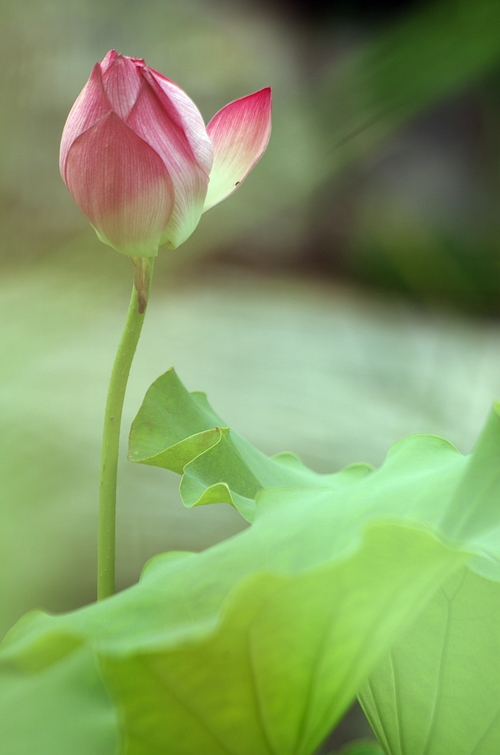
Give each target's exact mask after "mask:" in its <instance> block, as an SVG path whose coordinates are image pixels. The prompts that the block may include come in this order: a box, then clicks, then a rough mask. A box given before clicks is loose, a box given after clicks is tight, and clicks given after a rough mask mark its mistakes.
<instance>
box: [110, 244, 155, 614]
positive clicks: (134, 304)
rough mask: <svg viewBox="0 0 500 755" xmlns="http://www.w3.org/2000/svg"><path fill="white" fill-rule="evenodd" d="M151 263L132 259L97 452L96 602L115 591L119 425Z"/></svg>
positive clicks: (141, 320) (137, 338) (147, 291)
mask: <svg viewBox="0 0 500 755" xmlns="http://www.w3.org/2000/svg"><path fill="white" fill-rule="evenodd" d="M153 261H154V258H150V259H148V258H132V262H133V263H134V265H135V277H134V287H133V289H132V296H131V299H130V305H129V308H128V313H127V319H126V321H125V327H124V329H123V333H122V337H121V339H120V343H119V344H118V350H117V352H116V357H115V362H114V365H113V370H112V372H111V379H110V382H109V389H108V398H107V401H106V410H105V414H104V430H103V436H102V453H101V487H100V502H99V535H98V544H97V600H103V599H104V598H108V597H109V596H110V595H113V593H114V591H115V530H116V480H117V472H118V452H119V444H120V425H121V418H122V410H123V400H124V398H125V391H126V389H127V382H128V376H129V373H130V367H131V365H132V360H133V358H134V354H135V350H136V348H137V344H138V342H139V337H140V335H141V330H142V326H143V323H144V315H145V309H146V304H147V299H148V294H149V288H150V284H151V276H152V274H153Z"/></svg>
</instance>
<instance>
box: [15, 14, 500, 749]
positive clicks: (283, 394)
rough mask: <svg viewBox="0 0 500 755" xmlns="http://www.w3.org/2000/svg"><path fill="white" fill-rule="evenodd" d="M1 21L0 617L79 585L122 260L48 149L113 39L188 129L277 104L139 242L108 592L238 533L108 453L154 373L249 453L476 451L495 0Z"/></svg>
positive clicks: (493, 367)
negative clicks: (152, 242)
mask: <svg viewBox="0 0 500 755" xmlns="http://www.w3.org/2000/svg"><path fill="white" fill-rule="evenodd" d="M0 41H1V44H2V49H3V66H2V75H1V76H0V262H1V274H0V316H1V318H2V319H1V323H2V326H1V328H0V354H1V357H0V429H1V432H0V521H1V527H0V541H1V551H0V635H1V634H3V633H4V632H5V631H6V630H7V629H8V628H9V626H11V625H12V623H13V622H14V621H15V620H16V619H17V618H18V617H19V616H20V615H21V614H22V613H23V612H24V611H26V610H29V609H31V608H35V607H42V608H44V609H46V610H51V611H61V610H68V609H71V608H74V607H77V606H79V605H83V604H85V603H87V602H90V601H92V600H93V599H94V592H95V573H96V556H95V546H96V527H97V486H98V466H99V451H100V449H99V444H100V433H101V425H102V414H103V407H104V401H105V394H106V388H107V381H108V377H109V372H110V368H111V364H112V360H113V357H114V351H115V348H116V344H117V341H118V338H119V335H120V332H121V328H122V325H123V319H124V316H125V311H126V307H127V302H128V296H129V290H130V287H131V279H132V268H131V265H130V263H129V262H128V260H127V259H126V258H124V257H122V256H121V255H118V254H117V253H115V252H113V250H110V249H109V248H108V247H105V246H103V245H102V244H100V243H99V241H98V240H97V239H96V237H95V234H94V232H93V231H92V229H91V228H90V227H89V225H88V223H87V221H86V220H85V218H83V217H82V216H81V214H80V213H79V211H78V209H77V208H76V206H75V205H74V203H73V201H72V199H71V197H70V196H69V194H68V192H67V190H66V188H65V187H64V185H63V183H62V181H61V179H60V177H59V172H58V148H59V140H60V135H61V131H62V128H63V125H64V121H65V118H66V116H67V113H68V111H69V109H70V107H71V105H72V104H73V101H74V99H75V98H76V96H77V95H78V93H79V92H80V90H81V89H82V87H83V85H84V84H85V82H86V80H87V78H88V75H89V72H90V70H91V68H92V66H93V65H94V63H95V62H96V61H97V60H100V59H102V58H103V57H104V55H105V54H106V52H107V51H108V50H109V49H110V48H115V49H117V50H118V51H120V52H123V53H124V54H127V55H132V56H136V57H143V58H145V60H146V62H147V63H148V64H149V65H151V66H152V67H154V68H156V69H158V70H160V71H161V72H163V73H164V74H166V75H167V76H168V77H169V78H172V79H173V80H174V81H176V82H177V83H178V84H179V85H181V86H182V87H183V88H184V89H185V90H186V91H187V93H188V94H189V95H190V96H191V97H192V98H193V99H194V100H195V102H196V103H197V104H198V106H199V108H200V109H201V111H202V113H203V115H204V117H205V118H206V120H207V121H208V120H209V119H210V118H211V116H212V115H213V114H214V113H215V112H216V111H217V110H218V109H219V108H220V107H222V106H223V105H225V104H226V103H227V102H228V101H230V100H231V99H235V98H237V97H240V96H243V95H245V94H247V93H249V92H251V91H254V90H256V89H259V88H261V87H263V86H267V85H271V86H272V87H273V97H274V119H273V135H272V138H271V142H270V145H269V148H268V150H267V153H266V154H265V156H264V157H263V159H262V161H261V162H260V163H259V165H258V166H257V167H256V168H255V170H254V171H253V173H252V174H251V175H250V176H249V178H248V179H247V181H246V182H245V184H244V185H243V186H242V187H241V189H239V190H238V192H236V194H234V195H233V196H232V197H231V198H229V199H228V200H226V201H225V202H224V203H223V204H221V205H220V206H218V207H215V208H214V209H213V210H211V211H210V212H209V213H207V214H206V215H204V216H203V218H202V220H201V222H200V225H199V227H198V229H197V230H196V232H195V233H194V235H193V236H192V237H191V239H190V240H189V241H188V242H187V243H186V244H185V245H184V246H183V247H181V248H180V249H179V250H177V251H175V252H163V253H160V257H159V260H158V264H157V268H156V272H155V281H154V288H153V294H152V300H151V304H150V308H149V311H148V316H147V320H146V324H145V328H144V334H143V339H142V341H141V344H140V346H139V350H138V354H137V358H136V361H135V364H134V367H133V370H132V374H131V380H130V389H129V392H128V394H127V400H126V408H125V422H124V430H123V447H124V453H123V457H122V465H121V470H120V488H119V511H118V579H119V585H120V587H122V588H123V587H126V586H127V585H130V584H132V583H134V582H135V581H136V580H137V578H138V576H139V574H140V570H141V568H142V566H143V565H144V562H145V561H146V560H147V559H148V558H149V557H151V556H152V555H154V554H155V553H158V552H161V551H164V550H167V549H193V550H199V549H202V548H205V547H207V546H210V545H212V544H214V543H216V542H218V541H219V540H221V539H223V538H225V537H228V536H230V535H231V534H233V533H235V532H237V531H238V530H239V529H240V528H241V527H243V526H244V523H243V522H242V521H241V519H240V518H239V516H238V515H237V514H236V512H234V511H233V510H231V509H230V508H229V507H228V506H226V505H220V506H214V507H207V508H202V509H198V510H192V511H186V510H185V509H184V508H183V506H182V503H181V502H180V498H179V495H178V479H177V478H176V476H175V475H170V473H167V472H164V471H162V470H158V469H154V468H149V467H140V466H134V465H131V464H129V463H128V462H127V461H126V460H125V456H126V453H125V452H126V439H127V434H128V428H129V426H130V422H131V420H132V418H133V416H134V414H135V413H136V411H137V409H138V407H139V405H140V402H141V400H142V397H143V395H144V393H145V391H146V390H147V388H148V386H149V385H150V383H151V382H152V381H153V380H154V379H155V378H156V377H158V375H159V374H161V373H162V372H164V371H165V370H166V369H168V368H169V367H170V366H171V365H174V366H175V367H176V369H177V371H178V373H179V375H180V377H181V379H182V380H183V381H184V382H185V384H186V385H187V387H188V388H189V389H191V390H204V391H206V392H207V393H208V396H209V399H210V401H211V402H212V404H213V406H214V408H215V409H216V410H217V412H218V413H219V414H221V416H223V417H224V419H225V420H226V421H227V422H228V424H230V425H231V426H233V427H234V428H235V429H237V430H238V431H239V432H240V433H241V434H243V435H245V436H246V437H247V438H248V440H250V441H251V442H253V443H254V444H255V445H257V446H258V447H259V448H260V449H261V450H263V451H264V452H266V453H269V454H273V453H277V452H279V451H283V450H291V451H294V452H295V453H297V454H298V455H299V456H301V458H302V459H303V460H304V462H305V463H307V464H308V465H310V466H311V467H313V468H314V469H316V470H318V471H324V472H329V471H333V470H337V469H339V468H341V467H342V466H344V465H345V464H348V463H351V462H355V461H369V462H371V463H373V464H380V463H381V462H382V460H383V458H384V456H385V453H386V451H387V448H388V447H389V446H390V445H391V443H393V442H394V441H396V440H397V439H398V438H400V437H401V436H403V435H407V434H411V433H415V432H431V433H437V434H440V435H444V436H445V437H447V438H448V439H449V440H451V441H452V442H453V443H455V444H456V445H457V446H458V448H459V449H460V450H461V451H463V452H468V451H469V450H470V449H471V447H472V445H473V443H474V440H475V438H476V436H477V434H478V432H479V430H480V428H481V426H482V423H483V422H484V419H485V417H486V415H487V413H488V411H489V407H490V406H491V402H492V401H493V399H495V398H500V326H499V322H498V315H499V313H500V221H499V217H500V215H499V208H500V173H499V167H500V3H499V2H498V0H463V1H459V0H454V1H451V0H435V1H434V2H431V3H425V2H383V3H382V2H381V3H376V2H371V3H369V2H361V1H359V2H347V1H346V2H340V1H339V2H319V1H317V2H305V0H304V2H300V0H295V1H294V2H293V1H292V0H288V1H287V0H275V1H274V2H273V1H271V0H269V1H268V2H265V1H264V0H261V2H257V0H254V1H252V0H232V2H230V1H229V0H227V1H225V0H182V2H181V0H162V1H161V2H157V1H156V0H155V1H153V0H141V2H139V0H99V1H98V0H66V2H62V0H21V1H19V0H16V1H14V0H2V4H1V5H0ZM345 726H346V727H347V729H346V732H347V733H346V734H345V736H346V737H347V738H349V736H350V734H351V733H352V731H351V729H352V727H351V729H349V724H348V723H347V724H345ZM353 726H354V729H356V726H358V724H357V719H356V720H355V721H354V724H353ZM342 736H344V735H342ZM340 741H341V739H337V742H340Z"/></svg>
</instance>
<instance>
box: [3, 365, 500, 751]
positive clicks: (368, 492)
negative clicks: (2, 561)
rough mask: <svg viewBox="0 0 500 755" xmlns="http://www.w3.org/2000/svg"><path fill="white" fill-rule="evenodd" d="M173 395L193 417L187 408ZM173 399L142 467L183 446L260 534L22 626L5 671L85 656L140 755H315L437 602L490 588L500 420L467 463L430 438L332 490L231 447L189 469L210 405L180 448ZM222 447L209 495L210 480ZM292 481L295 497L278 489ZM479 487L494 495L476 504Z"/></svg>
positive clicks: (325, 480) (339, 480) (351, 472)
mask: <svg viewBox="0 0 500 755" xmlns="http://www.w3.org/2000/svg"><path fill="white" fill-rule="evenodd" d="M164 379H165V378H164ZM168 379H169V378H167V380H168ZM170 385H171V383H170ZM160 387H162V386H161V385H160ZM162 390H163V387H162ZM178 395H179V396H181V397H182V400H183V401H184V403H185V404H186V402H188V404H189V405H190V406H191V408H192V407H193V404H190V402H191V400H192V399H191V398H190V396H189V394H188V393H187V392H186V391H184V392H182V391H178ZM166 400H167V398H166V397H165V396H163V397H162V394H161V393H160V394H159V401H158V403H159V406H160V412H159V413H158V412H152V413H151V414H150V416H149V428H150V430H149V431H150V432H151V434H152V436H154V437H156V438H157V439H158V446H157V447H156V448H152V449H151V448H150V450H149V453H150V456H146V457H145V458H147V459H151V458H153V457H154V455H155V452H156V455H158V454H165V455H167V454H168V453H174V454H175V453H176V450H175V448H174V447H175V446H177V451H178V450H179V446H183V450H182V454H180V455H179V457H178V459H177V462H176V463H177V464H179V465H180V464H181V463H182V464H183V465H185V469H188V468H189V467H191V465H196V464H198V466H197V467H196V468H197V470H198V472H197V480H198V483H199V485H200V486H201V487H202V488H203V486H204V489H205V490H206V489H210V488H212V489H213V486H214V484H219V485H226V490H228V491H230V492H231V496H232V498H233V502H234V504H235V505H238V504H239V498H238V496H239V497H240V498H246V497H247V495H249V494H248V491H247V489H246V488H245V485H246V484H247V479H248V475H249V474H253V476H254V478H255V479H256V480H258V483H259V485H260V488H261V489H260V492H257V494H256V502H255V521H254V524H253V525H252V527H251V528H249V529H247V530H246V531H245V532H243V533H241V534H239V535H237V536H235V537H234V538H231V539H230V540H227V541H225V542H224V543H221V544H219V545H217V546H215V547H213V548H210V549H208V550H207V551H205V552H203V553H200V554H183V553H178V554H167V555H165V556H161V557H159V558H158V559H156V560H154V561H153V562H152V564H150V566H149V567H148V568H147V569H146V571H145V574H144V578H143V579H142V581H141V582H140V583H139V585H137V586H135V587H133V588H131V589H129V590H127V591H125V592H123V593H121V594H119V595H117V596H115V597H113V598H111V599H108V600H107V601H103V602H102V603H99V604H96V605H92V606H89V607H87V608H85V609H82V610H80V611H77V612H75V613H73V614H68V615H66V616H62V617H58V618H54V617H48V616H45V615H43V614H35V615H33V616H31V617H28V618H27V619H25V620H24V621H23V622H21V623H20V624H19V625H18V627H17V628H14V630H13V631H12V632H11V633H10V635H9V636H8V638H7V641H6V643H5V645H4V649H3V652H2V654H1V655H2V658H3V662H4V663H10V664H11V666H20V667H21V668H26V667H29V668H32V667H36V665H37V659H38V657H39V655H40V652H41V650H40V648H42V649H43V648H44V647H46V646H47V645H48V644H51V643H52V644H53V645H54V646H57V647H59V648H60V649H59V655H58V657H54V663H61V662H62V659H63V658H65V657H67V656H69V657H70V656H71V654H72V653H74V652H76V651H75V650H72V647H74V645H75V643H81V642H83V643H85V644H86V646H87V647H91V648H92V650H93V652H94V653H95V654H96V656H97V657H98V658H99V662H100V664H101V669H102V673H103V677H104V679H105V682H106V685H107V687H108V689H109V691H110V693H111V697H112V699H113V700H114V702H115V705H116V706H117V711H118V715H119V718H120V720H121V721H122V722H123V726H124V737H125V741H126V742H127V747H128V750H127V752H128V753H130V754H131V755H139V754H141V755H146V753H147V754H148V755H150V753H154V752H158V753H160V752H166V751H167V752H168V751H175V752H176V753H179V755H184V753H185V754H186V755H187V754H188V753H192V752H196V751H200V752H207V753H214V754H215V755H217V754H218V753H227V752H232V753H234V754H235V755H250V753H255V754H257V753H274V754H276V755H278V754H279V755H286V753H290V755H291V753H294V754H295V755H307V754H308V753H312V752H313V751H314V749H315V747H317V745H318V744H319V743H320V742H321V740H322V739H323V738H324V736H325V735H326V734H327V733H328V731H329V730H330V728H331V727H332V726H333V725H334V724H335V722H336V721H337V719H338V717H339V716H340V715H341V714H342V712H343V711H344V710H345V709H346V707H347V706H348V704H349V703H350V701H351V700H352V697H353V695H354V694H355V692H356V690H357V689H358V688H359V686H360V685H361V684H362V683H363V681H364V680H365V679H366V678H367V676H368V675H369V674H370V673H371V672H372V671H373V670H374V669H375V668H376V666H377V665H378V663H379V662H381V661H382V659H383V657H384V655H386V654H387V652H389V649H390V648H391V646H392V645H393V644H394V643H395V642H396V641H397V640H399V639H400V637H401V636H403V634H404V632H405V631H412V622H414V621H415V619H416V617H417V616H418V614H419V612H422V611H424V610H425V607H426V605H427V604H428V602H429V600H430V598H431V597H432V596H433V595H434V594H435V593H436V591H437V590H438V589H439V587H440V586H441V585H443V584H445V583H447V582H448V581H449V580H450V579H452V578H453V574H455V573H457V572H459V571H460V570H461V569H462V568H463V564H464V563H465V562H467V563H470V564H471V565H472V566H474V568H476V569H477V571H481V570H482V571H488V573H490V572H491V573H494V571H495V563H496V559H497V557H498V550H499V549H498V543H496V541H495V539H494V538H492V537H491V532H492V530H494V528H495V527H496V521H497V519H496V515H495V511H493V512H492V510H491V507H492V502H494V501H495V500H498V497H495V489H497V488H498V487H499V482H498V471H497V469H496V458H498V450H499V448H500V439H499V434H500V430H499V428H500V421H499V417H498V413H497V412H496V411H495V412H493V413H492V415H491V418H490V420H489V422H488V424H487V425H486V428H485V431H484V433H483V435H482V437H481V439H480V441H479V443H478V446H477V448H476V450H475V452H474V454H473V455H472V456H471V457H463V456H462V455H461V454H459V452H458V451H456V449H454V448H453V447H452V446H450V445H449V444H447V443H446V442H445V441H443V440H441V439H439V438H434V437H425V436H422V437H416V438H410V439H408V440H407V441H403V442H400V443H399V444H397V445H396V446H395V447H394V448H393V449H392V451H391V452H390V453H389V455H388V458H387V460H386V462H385V463H384V465H382V467H381V468H380V469H379V470H377V471H373V472H370V469H369V468H367V467H364V466H362V465H361V466H354V467H350V468H347V469H346V470H344V471H342V472H340V473H338V474H336V475H327V476H321V475H314V474H313V473H310V472H308V470H306V469H305V468H304V467H302V466H301V465H300V464H299V463H298V462H297V461H296V460H294V459H293V458H290V457H281V458H279V459H278V460H272V459H271V460H269V459H267V458H266V457H265V456H263V457H261V455H259V454H258V453H257V452H256V451H255V450H254V449H252V448H251V447H250V446H247V445H246V444H240V445H238V446H236V445H234V443H233V445H232V446H231V434H229V433H226V434H225V436H224V434H222V433H221V434H220V435H219V439H218V440H217V441H216V443H215V444H214V445H210V443H208V444H207V447H206V449H205V450H201V451H200V448H203V444H201V445H200V444H199V443H198V444H194V445H193V449H194V451H193V453H194V454H197V455H195V456H194V458H193V459H192V460H189V455H188V454H187V453H186V449H187V448H188V447H189V445H190V443H191V436H190V435H189V432H191V433H193V432H194V435H195V436H198V435H199V434H200V433H205V432H207V431H208V432H210V430H217V428H218V427H219V425H217V424H215V425H214V427H212V428H210V427H207V425H208V424H210V423H211V422H212V419H213V418H212V417H211V416H210V411H211V410H210V409H209V408H208V407H207V405H206V403H205V402H203V403H198V407H201V409H200V410H198V409H196V407H195V411H194V412H193V415H192V416H193V418H194V419H193V421H192V422H191V424H190V427H189V429H188V432H187V433H186V434H185V435H186V437H183V433H182V426H181V425H178V427H179V428H180V431H178V432H177V433H173V432H172V431H171V430H169V424H168V421H167V420H168V418H169V417H172V418H173V419H172V426H173V427H175V401H173V402H171V403H170V404H169V405H168V411H167V412H163V409H162V405H161V404H162V401H166ZM168 400H170V399H168ZM176 400H177V399H176ZM193 401H194V402H195V403H197V402H196V397H195V398H194V399H193ZM201 410H203V412H204V419H203V421H204V422H205V425H203V424H202V423H201V422H200V424H198V419H197V413H198V411H200V412H201ZM158 414H159V415H160V416H161V417H162V422H161V423H160V424H159V425H158V427H157V426H156V425H155V423H156V421H157V417H158ZM163 415H165V416H163ZM169 432H170V433H171V436H172V437H170V436H169V437H167V438H166V439H165V436H166V435H168V433H169ZM224 437H225V440H226V441H227V444H226V446H224V444H223V443H222V442H221V439H222V438H224ZM172 448H174V451H173V452H171V451H170V449H172ZM214 448H218V452H219V454H220V457H219V460H220V467H219V469H218V470H217V469H216V470H215V472H216V473H218V474H217V476H218V479H215V480H214V471H213V470H211V469H210V465H208V464H207V463H206V459H207V457H208V456H209V455H210V453H211V451H212V449H214ZM235 449H236V451H237V453H235ZM151 451H152V452H153V453H152V454H151ZM256 460H257V461H256ZM169 463H171V462H169ZM235 465H236V466H235ZM237 465H239V466H237ZM273 465H274V466H273ZM235 469H236V470H237V472H236V473H234V472H235ZM277 470H278V471H279V474H278V471H277ZM233 473H234V474H233ZM280 474H281V475H283V476H284V477H285V479H286V480H287V481H288V487H275V485H276V484H277V478H278V479H279V482H280V483H281V485H283V482H284V480H283V477H280ZM231 475H233V476H232V477H231ZM475 475H476V476H477V475H479V477H480V480H479V481H482V482H483V483H484V484H481V485H477V486H476V487H474V486H473V481H474V476H475ZM308 477H310V479H311V481H312V484H310V485H309V488H308V486H307V479H308ZM241 480H243V482H241ZM294 481H295V487H294V486H293V482H294ZM476 482H478V480H476ZM238 486H240V487H238ZM233 487H234V488H236V489H237V490H238V492H237V495H236V497H235V496H233V493H232V488H233ZM464 491H465V493H464ZM467 491H469V492H468V493H467ZM464 496H465V498H464ZM467 496H469V497H467ZM247 500H250V498H249V497H248V498H247ZM465 503H467V516H465V515H464V505H465ZM471 573H472V572H471ZM475 578H476V579H478V580H480V581H484V578H483V577H481V576H479V575H475ZM492 584H495V583H493V582H492ZM485 610H488V609H485ZM415 631H417V632H418V624H417V628H416V629H415ZM457 631H458V632H460V626H458V629H457ZM479 640H481V638H480V637H479ZM58 643H59V644H58ZM483 644H484V643H483ZM485 654H487V653H486V649H485ZM4 744H5V745H6V746H5V747H4ZM0 745H1V748H3V749H6V750H7V751H9V747H10V748H11V749H14V748H13V747H12V746H11V743H10V742H7V743H2V742H0ZM1 748H0V749H1ZM174 748H175V749H174Z"/></svg>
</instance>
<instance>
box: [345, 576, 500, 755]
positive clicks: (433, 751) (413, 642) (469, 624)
mask: <svg viewBox="0 0 500 755" xmlns="http://www.w3.org/2000/svg"><path fill="white" fill-rule="evenodd" d="M499 680H500V583H499V582H495V581H490V580H487V579H484V578H482V577H480V576H479V575H477V574H474V573H472V572H471V571H469V570H468V569H463V570H461V571H460V573H459V574H456V575H454V576H453V578H452V579H450V580H449V582H447V583H446V584H445V585H444V586H443V587H441V588H440V590H439V591H438V592H437V594H436V595H435V596H434V597H433V599H432V600H431V601H430V603H429V604H428V605H427V606H426V608H425V609H424V611H423V612H422V614H421V615H420V616H419V618H418V620H417V621H416V622H415V624H414V625H413V626H412V628H411V629H410V630H409V631H408V632H407V633H406V634H405V636H404V637H403V638H402V639H401V640H399V641H398V642H396V644H395V645H394V647H393V648H392V649H391V652H390V653H389V654H388V655H387V656H386V658H385V659H384V661H383V662H382V663H381V664H380V666H379V667H378V668H377V670H376V671H375V672H374V673H373V674H372V675H371V676H370V680H369V682H368V683H367V684H366V685H365V686H364V687H363V689H362V692H361V695H360V700H361V702H362V705H363V708H364V710H365V712H366V713H367V715H368V718H369V720H370V723H371V724H372V726H373V728H374V731H375V732H376V734H377V737H378V738H379V740H380V742H381V743H382V745H383V746H384V749H385V752H386V753H389V754H390V755H497V753H498V752H499V747H500V693H499Z"/></svg>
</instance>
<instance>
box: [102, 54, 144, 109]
mask: <svg viewBox="0 0 500 755" xmlns="http://www.w3.org/2000/svg"><path fill="white" fill-rule="evenodd" d="M101 70H102V65H101ZM102 84H103V87H104V91H105V92H106V94H107V97H108V99H109V101H110V103H111V105H112V107H113V110H114V111H115V113H117V114H118V115H119V116H120V118H122V119H123V120H124V121H125V120H126V119H127V116H128V115H129V113H130V111H131V110H132V108H133V106H134V103H135V101H136V99H137V95H138V94H139V89H140V88H141V84H142V75H141V73H140V71H139V69H138V68H137V66H136V65H135V64H134V63H133V62H132V60H131V59H130V58H126V57H124V56H123V55H116V57H115V58H114V60H113V62H112V63H111V64H110V65H109V66H108V67H107V69H106V71H105V72H104V73H103V74H102Z"/></svg>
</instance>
